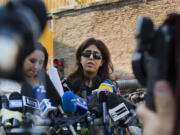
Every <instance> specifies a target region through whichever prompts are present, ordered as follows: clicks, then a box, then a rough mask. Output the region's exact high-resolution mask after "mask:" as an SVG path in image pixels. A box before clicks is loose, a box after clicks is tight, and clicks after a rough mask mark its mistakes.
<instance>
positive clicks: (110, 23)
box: [54, 0, 180, 79]
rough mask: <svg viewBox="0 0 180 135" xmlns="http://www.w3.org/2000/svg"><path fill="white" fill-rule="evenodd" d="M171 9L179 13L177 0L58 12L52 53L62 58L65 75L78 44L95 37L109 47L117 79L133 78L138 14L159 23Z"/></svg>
mask: <svg viewBox="0 0 180 135" xmlns="http://www.w3.org/2000/svg"><path fill="white" fill-rule="evenodd" d="M170 12H180V0H172V1H171V0H152V1H148V2H146V3H144V2H143V1H142V0H123V1H119V2H113V3H107V4H101V3H100V4H99V3H98V4H93V5H91V6H89V7H88V6H87V7H86V8H83V7H82V8H77V9H74V10H67V11H63V12H60V13H57V14H56V16H57V19H56V20H55V31H54V55H55V57H56V58H60V57H61V58H65V63H66V64H65V66H66V69H65V73H66V74H68V73H70V72H71V71H72V70H73V67H74V62H75V61H74V60H75V52H76V49H77V47H78V46H79V44H80V43H81V42H82V41H84V40H86V39H87V38H89V37H95V38H97V39H101V40H102V41H104V42H105V43H106V45H107V46H108V48H109V50H110V52H111V56H112V61H113V64H114V68H115V74H116V75H117V76H118V78H120V79H129V78H133V74H132V70H131V57H132V54H133V51H134V49H135V46H136V43H135V38H134V30H135V26H136V19H137V17H138V16H140V15H143V16H149V17H151V18H152V19H153V21H154V23H155V24H156V25H159V24H161V23H162V21H163V20H164V18H165V16H166V14H167V13H170Z"/></svg>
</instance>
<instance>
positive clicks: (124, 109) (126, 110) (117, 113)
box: [107, 93, 136, 121]
mask: <svg viewBox="0 0 180 135" xmlns="http://www.w3.org/2000/svg"><path fill="white" fill-rule="evenodd" d="M107 102H108V106H109V108H110V109H109V115H110V116H111V118H112V119H113V121H118V120H121V119H124V118H125V117H126V116H128V115H130V114H132V113H134V110H135V109H136V105H135V104H133V103H132V102H130V101H128V100H126V99H124V98H123V97H121V96H120V95H116V94H114V93H110V94H109V95H108V98H107Z"/></svg>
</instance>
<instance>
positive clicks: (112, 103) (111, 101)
mask: <svg viewBox="0 0 180 135" xmlns="http://www.w3.org/2000/svg"><path fill="white" fill-rule="evenodd" d="M107 102H108V107H109V108H114V107H116V106H117V105H119V104H120V103H124V104H125V105H126V106H127V108H128V109H134V110H135V109H136V104H134V103H132V102H131V101H129V100H127V99H125V98H123V97H122V96H120V95H117V94H115V93H109V95H108V98H107Z"/></svg>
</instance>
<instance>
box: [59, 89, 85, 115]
mask: <svg viewBox="0 0 180 135" xmlns="http://www.w3.org/2000/svg"><path fill="white" fill-rule="evenodd" d="M62 108H63V110H64V111H65V112H76V111H79V112H87V110H88V107H87V102H86V100H85V99H83V98H81V97H79V96H77V95H75V94H74V93H73V92H72V91H66V92H65V93H64V95H63V96H62Z"/></svg>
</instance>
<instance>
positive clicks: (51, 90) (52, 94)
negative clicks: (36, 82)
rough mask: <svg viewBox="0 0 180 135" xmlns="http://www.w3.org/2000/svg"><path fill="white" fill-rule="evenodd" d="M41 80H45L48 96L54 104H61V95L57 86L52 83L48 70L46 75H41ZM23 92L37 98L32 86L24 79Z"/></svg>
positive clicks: (24, 94)
mask: <svg viewBox="0 0 180 135" xmlns="http://www.w3.org/2000/svg"><path fill="white" fill-rule="evenodd" d="M40 80H41V82H43V84H44V86H45V89H46V93H47V96H48V98H50V101H51V102H52V104H53V105H55V106H58V105H60V104H61V97H60V96H59V94H58V92H57V90H56V88H55V87H54V85H53V84H52V82H51V80H50V78H49V76H48V75H47V73H46V72H44V75H43V76H41V77H40ZM21 94H22V95H23V96H27V97H31V98H36V97H35V94H34V90H33V88H32V86H31V85H30V84H29V83H28V82H27V81H24V83H23V85H22V89H21Z"/></svg>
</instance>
